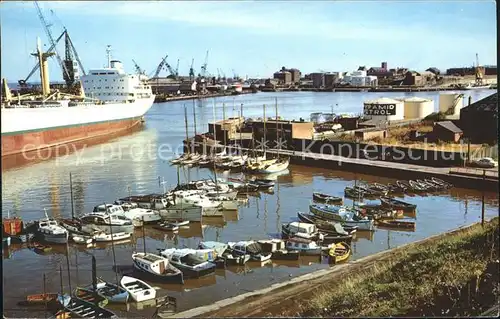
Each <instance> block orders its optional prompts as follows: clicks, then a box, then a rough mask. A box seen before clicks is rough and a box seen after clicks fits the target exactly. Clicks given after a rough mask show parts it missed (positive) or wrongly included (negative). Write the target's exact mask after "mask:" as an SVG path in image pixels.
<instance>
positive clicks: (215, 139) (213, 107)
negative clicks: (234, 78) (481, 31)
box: [212, 98, 218, 167]
mask: <svg viewBox="0 0 500 319" xmlns="http://www.w3.org/2000/svg"><path fill="white" fill-rule="evenodd" d="M212 111H213V116H214V124H213V127H214V145H215V152H213V153H214V154H213V155H214V161H215V154H217V144H218V142H217V129H216V127H215V123H216V120H215V98H214V103H213V104H212ZM214 167H215V166H214Z"/></svg>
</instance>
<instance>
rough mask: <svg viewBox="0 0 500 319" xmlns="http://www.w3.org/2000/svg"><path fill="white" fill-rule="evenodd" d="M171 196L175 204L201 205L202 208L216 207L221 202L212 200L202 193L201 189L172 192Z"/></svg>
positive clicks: (219, 205) (218, 206)
mask: <svg viewBox="0 0 500 319" xmlns="http://www.w3.org/2000/svg"><path fill="white" fill-rule="evenodd" d="M172 198H173V200H174V203H175V204H181V203H182V204H188V205H195V206H200V207H203V210H207V209H218V208H220V207H221V203H220V202H218V201H212V200H210V199H209V198H208V197H207V196H205V195H203V192H202V191H197V190H188V191H175V192H172Z"/></svg>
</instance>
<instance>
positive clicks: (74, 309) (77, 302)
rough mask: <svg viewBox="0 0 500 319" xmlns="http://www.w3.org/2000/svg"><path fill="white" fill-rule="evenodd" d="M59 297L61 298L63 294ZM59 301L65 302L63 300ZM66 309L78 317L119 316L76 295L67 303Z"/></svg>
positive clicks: (113, 318)
mask: <svg viewBox="0 0 500 319" xmlns="http://www.w3.org/2000/svg"><path fill="white" fill-rule="evenodd" d="M58 299H61V296H59V297H58ZM59 302H60V303H61V304H64V303H65V301H62V300H60V301H59ZM64 311H65V312H68V313H70V315H71V317H77V318H112V319H115V318H118V316H116V315H115V314H114V313H113V312H111V311H109V310H107V309H104V308H101V307H99V306H97V305H95V304H93V303H90V302H87V301H85V300H82V299H80V298H78V297H75V296H72V297H71V298H70V300H69V301H68V302H67V303H66V304H65V306H64Z"/></svg>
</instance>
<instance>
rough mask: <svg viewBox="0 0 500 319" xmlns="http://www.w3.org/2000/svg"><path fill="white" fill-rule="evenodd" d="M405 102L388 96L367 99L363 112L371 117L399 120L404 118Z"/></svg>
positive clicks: (367, 116)
mask: <svg viewBox="0 0 500 319" xmlns="http://www.w3.org/2000/svg"><path fill="white" fill-rule="evenodd" d="M404 113H405V112H404V103H403V102H402V101H398V100H394V99H389V98H386V97H383V98H380V99H376V100H370V101H365V103H364V104H363V114H364V115H365V117H366V118H369V119H380V120H386V121H398V120H403V119H404Z"/></svg>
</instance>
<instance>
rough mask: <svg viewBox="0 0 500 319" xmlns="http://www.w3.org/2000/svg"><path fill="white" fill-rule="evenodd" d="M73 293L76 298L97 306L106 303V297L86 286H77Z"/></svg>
mask: <svg viewBox="0 0 500 319" xmlns="http://www.w3.org/2000/svg"><path fill="white" fill-rule="evenodd" d="M74 295H75V297H77V298H78V299H81V300H84V301H86V302H89V303H91V304H94V305H98V306H99V307H105V306H106V305H107V304H108V299H106V298H105V297H103V296H100V295H99V294H97V293H94V292H93V291H92V290H89V289H86V288H81V287H77V288H76V289H75V293H74Z"/></svg>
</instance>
